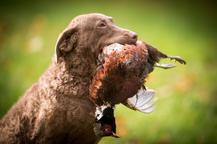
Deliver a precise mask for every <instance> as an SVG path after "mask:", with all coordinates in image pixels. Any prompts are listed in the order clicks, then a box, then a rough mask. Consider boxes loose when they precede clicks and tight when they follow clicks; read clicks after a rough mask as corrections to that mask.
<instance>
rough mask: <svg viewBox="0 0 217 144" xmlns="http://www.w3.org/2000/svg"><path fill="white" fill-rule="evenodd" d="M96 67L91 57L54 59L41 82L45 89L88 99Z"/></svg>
mask: <svg viewBox="0 0 217 144" xmlns="http://www.w3.org/2000/svg"><path fill="white" fill-rule="evenodd" d="M95 69H96V68H95V65H91V64H90V59H89V58H82V57H79V56H77V57H75V56H74V57H73V58H71V59H70V61H67V60H61V61H56V60H54V61H53V63H52V65H51V66H50V67H49V69H48V70H47V71H46V72H45V74H44V75H43V76H42V77H41V78H40V81H39V84H40V86H41V87H42V88H43V89H52V90H53V91H56V92H58V93H62V94H63V95H65V96H69V97H77V98H82V99H86V98H87V97H88V96H89V85H90V83H91V80H92V77H93V74H94V73H95V71H93V70H95Z"/></svg>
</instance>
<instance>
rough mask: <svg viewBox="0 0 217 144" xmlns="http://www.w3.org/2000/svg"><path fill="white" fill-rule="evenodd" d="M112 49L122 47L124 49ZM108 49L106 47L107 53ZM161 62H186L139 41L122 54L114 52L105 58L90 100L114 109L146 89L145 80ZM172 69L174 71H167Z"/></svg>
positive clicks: (126, 46) (95, 78) (121, 52)
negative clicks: (168, 59)
mask: <svg viewBox="0 0 217 144" xmlns="http://www.w3.org/2000/svg"><path fill="white" fill-rule="evenodd" d="M112 47H116V48H118V47H121V46H120V45H117V46H112ZM106 49H108V47H105V48H104V50H105V51H106ZM161 58H171V59H175V60H177V61H178V62H180V63H184V64H185V61H184V60H182V59H181V58H178V57H169V56H167V55H166V54H163V53H162V52H160V51H159V50H157V49H156V48H154V47H152V46H150V45H148V44H145V43H143V42H141V41H137V44H136V45H124V46H123V48H122V49H121V50H120V49H119V50H115V49H114V50H113V52H111V53H110V54H108V55H106V56H104V59H103V63H102V65H100V67H99V69H98V70H97V72H96V74H95V76H94V78H93V80H92V83H91V85H90V96H91V97H90V98H91V100H93V101H94V103H96V104H97V105H98V106H101V105H103V104H107V103H109V104H111V105H112V106H114V105H115V104H118V103H125V101H126V100H127V99H128V98H130V97H132V96H134V95H135V94H136V93H137V92H138V90H139V89H140V88H141V87H143V85H144V81H145V78H146V77H147V76H148V74H149V73H151V72H152V71H153V69H154V66H155V64H156V63H158V62H159V61H160V59H161ZM163 68H170V67H163Z"/></svg>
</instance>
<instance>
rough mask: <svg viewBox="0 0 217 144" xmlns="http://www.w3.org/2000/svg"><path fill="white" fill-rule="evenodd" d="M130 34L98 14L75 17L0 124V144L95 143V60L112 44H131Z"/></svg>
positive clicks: (131, 37) (131, 35)
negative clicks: (53, 54) (92, 94)
mask: <svg viewBox="0 0 217 144" xmlns="http://www.w3.org/2000/svg"><path fill="white" fill-rule="evenodd" d="M136 41H137V35H136V33H134V32H131V31H128V30H126V29H122V28H120V27H117V26H116V25H115V24H114V23H113V22H112V18H111V17H108V16H105V15H102V14H87V15H81V16H78V17H76V18H75V19H74V20H72V21H71V23H70V24H69V25H68V26H67V28H66V29H65V30H64V31H63V32H62V33H61V34H60V36H59V38H58V40H57V44H56V59H55V60H54V61H53V63H52V65H51V66H50V67H49V68H48V70H47V71H46V72H45V73H44V74H43V76H42V77H41V78H40V80H39V81H38V83H36V84H34V85H33V86H32V87H31V88H30V89H29V90H28V91H27V92H26V94H25V95H24V96H23V97H22V98H21V99H20V100H19V101H18V102H17V103H16V104H15V105H14V106H13V107H12V108H11V109H10V111H9V112H8V113H7V114H6V115H5V116H4V117H3V118H2V119H1V121H0V143H1V144H2V143H4V144H5V143H6V144H7V143H8V144H29V143H45V144H55V143H64V144H68V143H73V144H76V143H83V144H85V143H87V144H89V143H96V142H97V141H99V139H100V137H97V136H96V135H95V133H94V130H93V129H94V128H93V127H94V123H95V116H94V112H95V109H96V107H95V105H94V104H93V103H92V102H91V101H90V100H89V98H88V97H89V85H90V83H91V80H92V78H93V75H94V74H95V72H96V68H97V56H98V55H99V53H100V52H101V51H102V48H103V47H104V46H107V45H109V44H112V43H120V44H135V43H136Z"/></svg>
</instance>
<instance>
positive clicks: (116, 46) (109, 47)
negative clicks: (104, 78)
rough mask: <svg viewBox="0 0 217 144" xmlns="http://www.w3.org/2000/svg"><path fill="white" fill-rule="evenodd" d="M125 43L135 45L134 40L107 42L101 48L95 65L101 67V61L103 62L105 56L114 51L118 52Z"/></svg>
mask: <svg viewBox="0 0 217 144" xmlns="http://www.w3.org/2000/svg"><path fill="white" fill-rule="evenodd" d="M125 45H136V42H134V41H131V42H118V43H109V44H106V45H105V46H104V47H103V48H101V51H100V53H99V55H98V59H97V66H98V67H101V66H102V65H103V63H104V62H105V58H106V57H107V56H109V55H111V54H112V53H114V52H116V53H119V52H121V51H122V50H124V46H125Z"/></svg>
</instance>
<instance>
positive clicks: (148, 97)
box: [127, 88, 155, 113]
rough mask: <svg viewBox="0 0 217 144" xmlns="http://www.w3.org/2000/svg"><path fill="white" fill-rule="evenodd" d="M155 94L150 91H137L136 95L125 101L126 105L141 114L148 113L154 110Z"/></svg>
mask: <svg viewBox="0 0 217 144" xmlns="http://www.w3.org/2000/svg"><path fill="white" fill-rule="evenodd" d="M154 95H155V92H154V91H153V90H151V89H147V90H145V89H143V88H141V89H139V91H138V92H137V94H136V95H134V96H133V97H131V98H128V99H127V103H128V105H129V106H130V107H132V108H133V109H136V110H138V111H140V112H143V113H150V112H152V111H153V110H154V106H153V104H154V101H155V100H154V99H153V98H154Z"/></svg>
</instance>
